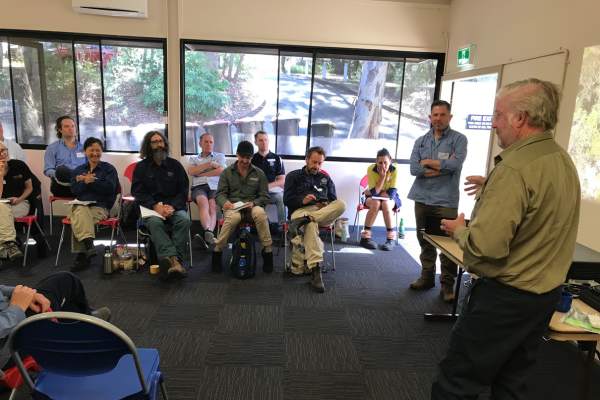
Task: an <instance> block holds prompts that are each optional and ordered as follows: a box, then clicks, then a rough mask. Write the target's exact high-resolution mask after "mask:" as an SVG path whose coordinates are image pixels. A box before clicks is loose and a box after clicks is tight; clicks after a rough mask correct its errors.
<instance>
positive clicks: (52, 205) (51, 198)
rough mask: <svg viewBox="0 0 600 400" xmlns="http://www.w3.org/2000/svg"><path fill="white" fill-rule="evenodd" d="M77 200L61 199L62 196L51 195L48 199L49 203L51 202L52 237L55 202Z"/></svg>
mask: <svg viewBox="0 0 600 400" xmlns="http://www.w3.org/2000/svg"><path fill="white" fill-rule="evenodd" d="M71 200H75V197H61V196H53V195H50V196H49V197H48V202H50V236H52V225H53V222H54V202H55V201H65V202H66V201H71Z"/></svg>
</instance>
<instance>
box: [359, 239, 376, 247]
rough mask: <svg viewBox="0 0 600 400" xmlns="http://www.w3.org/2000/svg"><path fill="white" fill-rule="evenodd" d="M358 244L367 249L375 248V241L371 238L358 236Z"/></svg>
mask: <svg viewBox="0 0 600 400" xmlns="http://www.w3.org/2000/svg"><path fill="white" fill-rule="evenodd" d="M360 245H361V246H362V247H364V248H365V249H369V250H375V249H376V248H377V243H375V241H374V240H373V239H371V238H360Z"/></svg>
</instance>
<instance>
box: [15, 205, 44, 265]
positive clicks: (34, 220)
mask: <svg viewBox="0 0 600 400" xmlns="http://www.w3.org/2000/svg"><path fill="white" fill-rule="evenodd" d="M37 213H38V210H37V209H36V210H35V211H34V212H33V215H26V216H24V217H16V218H15V219H14V220H15V223H19V224H25V225H26V226H27V236H26V237H25V243H24V244H23V246H24V248H25V251H24V252H23V267H24V266H25V265H27V253H28V252H29V237H30V236H31V225H33V224H35V226H36V227H37V228H38V230H39V231H40V233H41V234H42V238H43V239H44V241H45V242H46V246H48V249H49V250H52V247H51V246H50V243H48V239H47V238H46V235H45V234H44V231H43V229H42V227H41V226H40V224H39V223H38V217H37Z"/></svg>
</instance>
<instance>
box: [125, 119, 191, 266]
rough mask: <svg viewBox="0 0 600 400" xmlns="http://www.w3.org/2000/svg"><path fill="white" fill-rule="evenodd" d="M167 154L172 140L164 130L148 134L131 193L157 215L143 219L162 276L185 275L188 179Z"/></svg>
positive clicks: (143, 143) (141, 149) (135, 172)
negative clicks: (184, 256)
mask: <svg viewBox="0 0 600 400" xmlns="http://www.w3.org/2000/svg"><path fill="white" fill-rule="evenodd" d="M168 154H169V142H168V141H167V138H166V137H165V136H164V135H163V134H162V133H160V132H158V131H150V132H148V133H146V136H144V139H143V140H142V145H141V148H140V158H142V161H140V162H139V163H138V165H137V167H136V168H135V171H134V173H133V180H132V182H131V194H133V196H134V197H135V200H136V202H137V204H139V205H140V206H142V207H145V208H146V209H149V210H153V211H154V212H156V213H157V214H158V215H156V216H149V217H146V218H144V224H145V225H146V227H147V228H148V230H149V231H150V237H151V239H152V243H153V244H154V247H155V248H156V255H157V257H158V265H159V266H160V273H161V276H162V277H164V278H183V277H185V276H186V275H187V271H186V270H185V268H184V267H183V265H182V264H181V263H182V261H183V255H184V254H185V247H186V243H187V240H188V234H189V229H190V225H191V222H190V218H189V216H188V213H187V211H186V205H187V194H188V186H189V180H188V177H187V174H186V173H185V169H184V168H183V166H182V165H181V163H180V162H179V161H177V160H175V159H174V158H171V157H169V156H168ZM169 231H170V233H171V234H170V235H169Z"/></svg>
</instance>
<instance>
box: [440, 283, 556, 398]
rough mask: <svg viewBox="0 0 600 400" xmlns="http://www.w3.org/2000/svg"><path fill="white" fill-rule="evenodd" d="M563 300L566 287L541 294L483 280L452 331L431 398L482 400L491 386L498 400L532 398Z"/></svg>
mask: <svg viewBox="0 0 600 400" xmlns="http://www.w3.org/2000/svg"><path fill="white" fill-rule="evenodd" d="M559 296H560V287H558V288H556V289H554V290H551V291H550V292H548V293H544V294H535V293H531V292H526V291H523V290H519V289H516V288H514V287H512V286H508V285H504V284H502V283H500V282H498V281H496V280H493V279H487V278H481V279H477V280H476V282H475V283H474V284H473V287H472V288H471V291H470V294H467V296H466V297H465V300H464V304H463V307H462V312H461V314H460V316H459V318H458V320H457V321H456V324H455V325H454V328H453V330H452V333H451V336H450V344H449V347H448V353H447V354H446V357H445V358H444V359H443V360H442V361H441V362H440V365H439V368H438V375H437V377H436V379H435V381H434V383H433V385H432V387H431V399H432V400H458V399H465V400H467V399H477V398H478V395H479V394H480V393H481V392H482V391H484V389H485V388H486V387H490V386H491V392H492V396H491V399H493V400H506V399H511V400H526V399H528V398H529V397H528V394H527V391H526V389H527V388H526V386H527V385H526V384H527V378H528V372H529V371H530V370H531V367H532V366H533V364H534V363H535V358H536V353H537V349H538V346H539V345H540V343H541V341H542V335H543V334H544V332H545V331H546V329H547V328H548V323H549V322H550V318H551V317H552V313H553V312H554V308H555V307H556V303H557V301H558V299H559Z"/></svg>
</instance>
